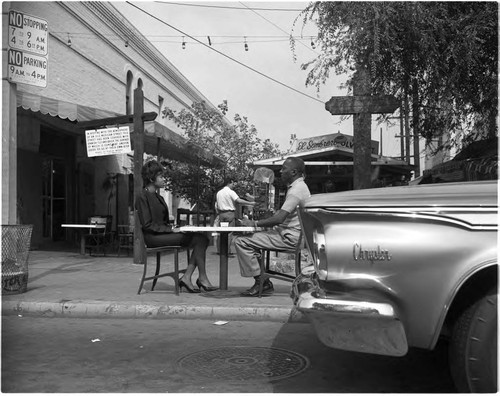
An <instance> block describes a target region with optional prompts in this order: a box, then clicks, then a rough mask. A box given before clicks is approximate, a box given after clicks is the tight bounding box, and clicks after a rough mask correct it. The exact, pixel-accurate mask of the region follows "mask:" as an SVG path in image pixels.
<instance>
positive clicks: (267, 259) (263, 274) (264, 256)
mask: <svg viewBox="0 0 500 396" xmlns="http://www.w3.org/2000/svg"><path fill="white" fill-rule="evenodd" d="M302 237H303V236H302V231H301V232H300V235H299V240H298V241H297V245H296V246H295V248H294V249H262V250H261V255H260V260H259V265H260V283H259V298H261V297H262V289H263V286H264V282H265V281H266V279H270V278H274V279H279V280H282V281H285V282H290V283H292V282H293V281H294V280H295V278H296V277H297V276H299V275H300V272H301V270H302V269H301V264H300V262H301V259H302V257H301V251H302V248H303V243H302ZM271 253H276V256H278V253H293V254H294V255H295V275H290V274H286V273H283V272H279V271H275V270H272V269H270V263H271Z"/></svg>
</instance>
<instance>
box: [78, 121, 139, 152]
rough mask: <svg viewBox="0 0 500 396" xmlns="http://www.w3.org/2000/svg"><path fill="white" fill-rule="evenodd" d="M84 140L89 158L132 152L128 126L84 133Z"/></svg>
mask: <svg viewBox="0 0 500 396" xmlns="http://www.w3.org/2000/svg"><path fill="white" fill-rule="evenodd" d="M85 140H86V141H87V155H88V156H89V157H98V156H101V155H114V154H125V153H130V152H131V151H132V147H131V144H130V128H129V127H128V126H125V127H120V128H105V129H93V130H89V131H85Z"/></svg>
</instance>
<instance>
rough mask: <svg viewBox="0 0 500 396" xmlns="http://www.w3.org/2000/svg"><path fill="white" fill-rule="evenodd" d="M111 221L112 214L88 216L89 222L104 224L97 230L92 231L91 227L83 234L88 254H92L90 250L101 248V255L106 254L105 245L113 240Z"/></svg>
mask: <svg viewBox="0 0 500 396" xmlns="http://www.w3.org/2000/svg"><path fill="white" fill-rule="evenodd" d="M112 222H113V216H109V215H108V216H91V217H89V224H104V225H105V227H104V228H103V229H102V230H100V229H99V230H97V232H93V231H92V229H91V230H89V233H88V234H86V235H84V238H85V249H87V250H89V254H90V255H92V250H94V251H98V250H102V252H103V255H104V256H106V246H109V245H110V244H112V242H113V233H112V231H111V227H112Z"/></svg>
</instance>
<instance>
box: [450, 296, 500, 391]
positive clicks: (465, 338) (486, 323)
mask: <svg viewBox="0 0 500 396" xmlns="http://www.w3.org/2000/svg"><path fill="white" fill-rule="evenodd" d="M497 304H498V294H497V291H496V290H495V289H492V290H490V291H489V292H488V293H487V294H486V296H484V297H482V298H481V299H479V300H478V301H476V302H475V303H474V304H473V305H472V306H470V307H469V308H468V309H466V310H465V311H464V312H463V313H462V314H461V315H460V317H459V318H458V320H457V321H456V322H455V324H454V326H453V332H452V336H451V344H450V370H451V374H452V376H453V379H454V382H455V385H456V386H457V389H458V391H459V392H474V393H476V392H481V393H482V392H487V393H490V392H496V391H497V328H498V325H497Z"/></svg>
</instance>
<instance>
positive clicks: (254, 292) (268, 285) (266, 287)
mask: <svg viewBox="0 0 500 396" xmlns="http://www.w3.org/2000/svg"><path fill="white" fill-rule="evenodd" d="M273 293H274V286H273V284H272V282H271V281H270V280H269V279H267V280H265V281H264V284H263V285H262V294H261V296H262V297H268V296H272V295H273ZM241 295H242V296H243V297H259V282H255V284H254V285H253V286H252V287H251V288H250V289H248V290H245V291H244V292H242V293H241Z"/></svg>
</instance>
